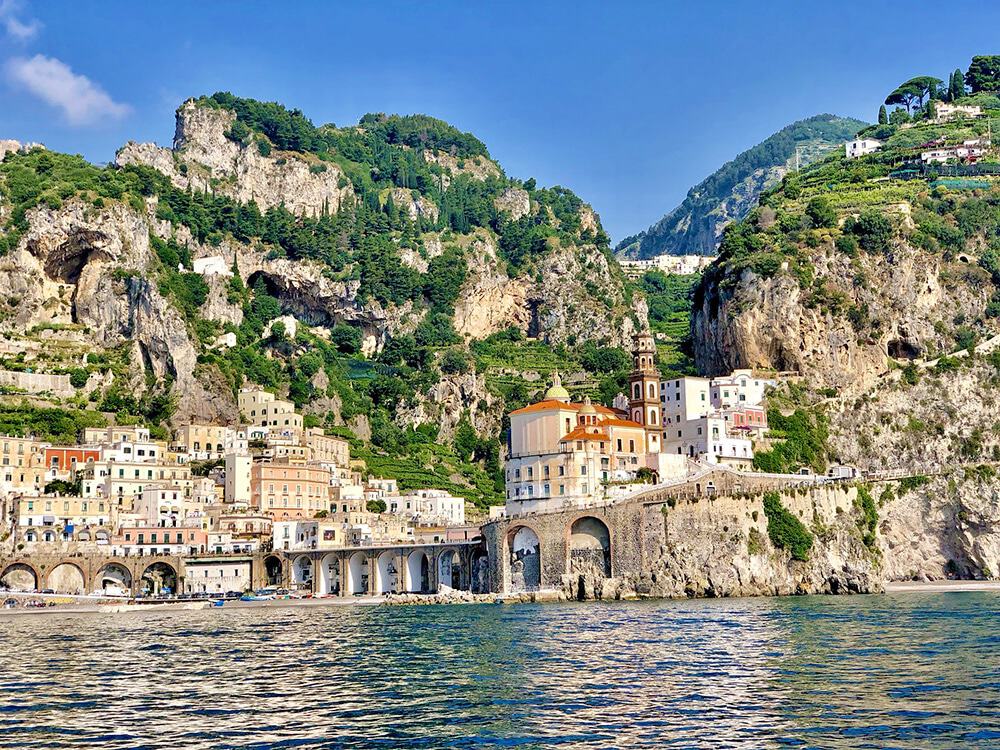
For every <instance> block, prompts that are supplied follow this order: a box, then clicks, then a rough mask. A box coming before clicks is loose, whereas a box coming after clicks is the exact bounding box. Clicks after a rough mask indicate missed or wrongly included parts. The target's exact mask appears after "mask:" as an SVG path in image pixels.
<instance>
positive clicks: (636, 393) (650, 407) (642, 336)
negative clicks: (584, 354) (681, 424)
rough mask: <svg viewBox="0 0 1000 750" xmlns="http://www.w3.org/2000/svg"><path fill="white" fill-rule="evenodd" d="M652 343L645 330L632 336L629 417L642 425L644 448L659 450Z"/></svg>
mask: <svg viewBox="0 0 1000 750" xmlns="http://www.w3.org/2000/svg"><path fill="white" fill-rule="evenodd" d="M655 359H656V343H655V342H654V341H653V337H652V335H650V334H649V333H638V334H636V335H635V336H634V337H633V339H632V374H631V375H629V384H628V385H629V402H628V407H629V418H630V419H631V420H632V421H633V422H638V423H639V424H641V425H642V426H643V427H645V428H646V452H647V453H659V452H660V443H661V440H662V436H663V425H662V424H661V418H662V411H661V409H660V372H659V370H657V369H656V363H655Z"/></svg>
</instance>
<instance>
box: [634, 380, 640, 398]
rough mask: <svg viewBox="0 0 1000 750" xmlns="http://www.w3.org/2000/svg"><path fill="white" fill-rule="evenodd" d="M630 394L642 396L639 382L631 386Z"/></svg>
mask: <svg viewBox="0 0 1000 750" xmlns="http://www.w3.org/2000/svg"><path fill="white" fill-rule="evenodd" d="M632 396H633V397H634V398H642V386H641V385H640V384H639V383H636V384H635V385H633V386H632Z"/></svg>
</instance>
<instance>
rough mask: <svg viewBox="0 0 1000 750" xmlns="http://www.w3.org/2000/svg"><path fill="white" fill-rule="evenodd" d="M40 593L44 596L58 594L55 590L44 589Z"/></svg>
mask: <svg viewBox="0 0 1000 750" xmlns="http://www.w3.org/2000/svg"><path fill="white" fill-rule="evenodd" d="M40 593H42V594H54V593H56V592H55V589H42V590H41V592H40Z"/></svg>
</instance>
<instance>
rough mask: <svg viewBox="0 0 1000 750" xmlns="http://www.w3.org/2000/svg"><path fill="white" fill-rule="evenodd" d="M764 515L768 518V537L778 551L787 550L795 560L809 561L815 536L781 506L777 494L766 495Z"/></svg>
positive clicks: (767, 493)
mask: <svg viewBox="0 0 1000 750" xmlns="http://www.w3.org/2000/svg"><path fill="white" fill-rule="evenodd" d="M764 515H766V516H767V536H768V537H769V538H770V540H771V544H773V545H774V546H775V547H777V548H778V549H786V550H788V551H789V552H791V554H792V559H793V560H808V559H809V550H811V549H812V545H813V536H812V534H810V533H809V531H808V530H807V529H806V527H805V526H804V525H803V523H802V522H801V521H800V520H799V519H798V518H796V517H795V516H794V515H792V514H791V513H790V512H789V511H788V509H787V508H786V507H785V506H784V505H782V504H781V496H780V495H779V494H778V493H777V492H765V493H764Z"/></svg>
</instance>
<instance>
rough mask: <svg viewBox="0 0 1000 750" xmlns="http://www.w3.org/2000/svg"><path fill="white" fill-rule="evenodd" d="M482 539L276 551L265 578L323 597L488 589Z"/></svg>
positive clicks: (270, 557)
mask: <svg viewBox="0 0 1000 750" xmlns="http://www.w3.org/2000/svg"><path fill="white" fill-rule="evenodd" d="M485 559H486V554H485V550H484V549H483V547H482V544H481V542H479V541H478V540H477V541H473V542H466V541H462V542H445V543H440V544H396V545H375V546H366V547H347V548H343V549H331V550H306V551H297V550H291V551H275V552H273V553H271V554H269V555H268V556H266V557H265V558H264V569H265V575H266V579H267V580H266V583H267V584H268V585H272V586H286V587H289V588H299V589H303V588H308V589H310V590H312V591H313V592H314V593H317V594H322V595H324V596H378V595H380V594H388V593H403V592H417V593H433V592H437V591H439V590H440V589H441V587H442V586H447V587H450V588H453V589H462V590H465V591H487V590H488V583H487V580H486V571H487V565H486V563H485Z"/></svg>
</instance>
